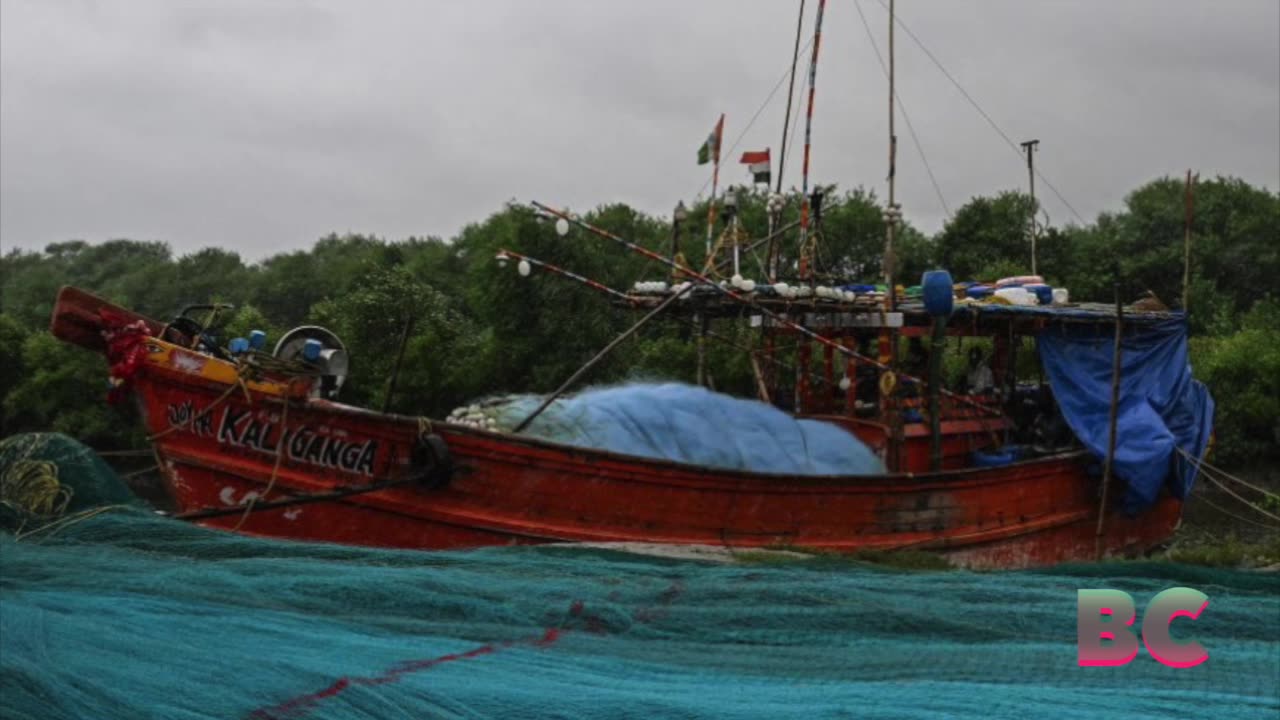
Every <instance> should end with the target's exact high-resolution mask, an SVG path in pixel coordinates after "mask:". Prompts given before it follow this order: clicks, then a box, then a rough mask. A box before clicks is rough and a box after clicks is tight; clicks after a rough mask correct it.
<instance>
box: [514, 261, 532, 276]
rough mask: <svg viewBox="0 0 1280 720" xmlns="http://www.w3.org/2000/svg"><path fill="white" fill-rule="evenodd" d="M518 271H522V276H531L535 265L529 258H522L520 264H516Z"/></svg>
mask: <svg viewBox="0 0 1280 720" xmlns="http://www.w3.org/2000/svg"><path fill="white" fill-rule="evenodd" d="M516 272H518V273H520V277H529V273H531V272H533V266H532V265H530V264H529V261H528V260H521V261H520V264H518V265H516Z"/></svg>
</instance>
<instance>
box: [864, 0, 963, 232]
mask: <svg viewBox="0 0 1280 720" xmlns="http://www.w3.org/2000/svg"><path fill="white" fill-rule="evenodd" d="M853 6H854V7H855V8H857V10H858V17H860V18H862V29H863V30H866V31H867V40H869V41H871V49H872V50H874V51H875V53H876V62H879V63H880V70H881V71H882V72H883V73H884V76H885V77H886V78H887V77H889V68H888V66H887V65H885V64H884V57H883V56H882V55H881V54H880V46H879V45H878V44H877V43H876V36H875V34H874V33H872V32H871V25H870V24H869V23H868V22H867V16H866V14H865V13H863V12H862V2H861V0H853ZM893 99H894V101H895V102H897V103H898V109H899V110H901V111H902V119H903V120H906V122H907V134H908V135H910V136H911V143H912V144H913V145H915V146H916V152H917V153H919V155H920V162H921V163H923V164H924V171H925V173H926V174H927V175H928V176H929V182H930V183H931V184H932V185H933V192H934V194H935V195H937V196H938V202H939V203H941V204H942V212H943V214H945V215H946V217H947V219H948V220H950V219H951V208H950V207H948V206H947V201H946V199H945V198H943V196H942V187H941V186H939V185H938V178H937V177H935V176H934V174H933V167H932V166H931V165H930V164H929V158H928V157H926V156H925V154H924V146H923V145H921V144H920V138H919V136H917V135H916V128H915V126H914V125H912V124H911V116H910V115H908V114H907V105H906V103H904V102H902V95H901V94H900V93H898V91H897V90H894V92H893Z"/></svg>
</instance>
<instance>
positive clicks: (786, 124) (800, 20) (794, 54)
mask: <svg viewBox="0 0 1280 720" xmlns="http://www.w3.org/2000/svg"><path fill="white" fill-rule="evenodd" d="M803 29H804V0H800V14H799V15H798V16H797V17H796V47H795V49H794V50H792V51H791V82H790V83H789V84H788V85H787V114H786V115H784V116H783V118H782V152H780V153H778V189H777V190H776V191H775V192H778V193H781V192H782V172H783V170H785V169H786V167H787V131H788V130H790V128H791V99H792V98H793V97H795V94H796V63H797V62H799V60H800V34H801V32H802V31H803Z"/></svg>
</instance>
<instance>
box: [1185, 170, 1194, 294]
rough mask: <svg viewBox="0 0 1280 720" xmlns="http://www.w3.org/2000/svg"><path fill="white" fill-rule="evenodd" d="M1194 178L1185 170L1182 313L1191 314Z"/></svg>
mask: <svg viewBox="0 0 1280 720" xmlns="http://www.w3.org/2000/svg"><path fill="white" fill-rule="evenodd" d="M1195 182H1196V180H1195V178H1193V177H1192V176H1191V170H1190V169H1188V170H1187V190H1186V196H1185V198H1184V200H1183V204H1184V205H1185V206H1186V207H1185V209H1186V218H1185V220H1184V221H1183V230H1182V312H1183V314H1186V313H1189V312H1191V221H1192V219H1193V217H1194V214H1195Z"/></svg>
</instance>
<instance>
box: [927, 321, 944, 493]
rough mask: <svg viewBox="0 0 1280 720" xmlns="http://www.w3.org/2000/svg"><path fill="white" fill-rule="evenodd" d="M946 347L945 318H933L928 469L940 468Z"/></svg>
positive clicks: (930, 351) (930, 356)
mask: <svg viewBox="0 0 1280 720" xmlns="http://www.w3.org/2000/svg"><path fill="white" fill-rule="evenodd" d="M946 347H947V318H946V317H945V316H939V317H935V318H934V319H933V337H932V338H931V341H930V345H929V470H930V471H932V472H938V471H939V470H941V469H942V407H941V405H942V403H941V402H940V398H941V396H942V353H943V351H944V350H946Z"/></svg>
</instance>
